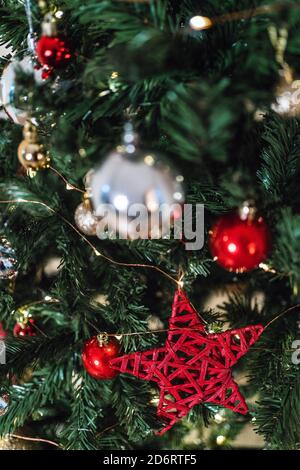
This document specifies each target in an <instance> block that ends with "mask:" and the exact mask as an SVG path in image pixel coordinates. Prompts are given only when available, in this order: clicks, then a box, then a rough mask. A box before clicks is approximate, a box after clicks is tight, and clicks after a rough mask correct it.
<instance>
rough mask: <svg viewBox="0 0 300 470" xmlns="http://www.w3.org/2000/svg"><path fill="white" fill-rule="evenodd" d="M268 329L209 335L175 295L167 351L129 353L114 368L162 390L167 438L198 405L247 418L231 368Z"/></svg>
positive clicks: (180, 294)
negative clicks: (220, 408)
mask: <svg viewBox="0 0 300 470" xmlns="http://www.w3.org/2000/svg"><path fill="white" fill-rule="evenodd" d="M263 330H264V327H263V326H262V325H254V326H246V327H245V328H239V329H236V330H228V331H224V332H223V333H207V332H206V331H205V325H204V323H203V320H202V319H201V318H200V317H199V315H198V313H197V312H196V310H195V309H194V308H193V306H192V305H191V304H190V302H189V301H188V300H187V298H186V296H185V295H184V293H183V292H182V291H178V292H177V293H176V294H175V297H174V303H173V308H172V316H171V319H170V322H169V331H168V336H167V341H166V344H165V346H164V347H161V348H156V349H152V350H150V351H145V352H136V353H133V354H126V355H125V356H121V357H118V358H116V359H113V360H112V361H111V362H110V366H111V367H112V368H114V369H116V370H118V371H119V372H123V373H128V374H131V375H134V376H135V377H138V378H139V379H142V380H150V381H153V382H156V383H157V384H158V386H159V388H160V399H159V404H158V409H157V415H158V416H159V417H160V418H161V419H162V420H163V422H164V423H165V426H164V428H163V429H162V430H161V431H160V432H159V433H158V434H160V435H161V434H163V433H165V432H166V431H168V430H169V429H170V428H172V427H173V426H174V424H175V423H176V422H177V421H178V420H179V419H181V418H183V417H184V416H185V415H187V413H188V412H189V411H190V410H191V409H192V408H193V406H194V405H197V404H199V403H204V402H208V403H212V404H215V405H220V406H224V407H225V408H230V409H231V410H233V411H235V412H237V413H241V414H246V413H247V412H248V407H247V405H246V402H245V399H244V397H243V396H242V395H241V393H240V391H239V389H238V386H237V384H236V383H235V382H234V380H233V378H232V373H231V368H232V366H234V364H236V362H237V361H238V360H239V359H240V357H242V356H244V354H246V353H247V351H248V350H249V348H250V347H251V346H252V345H253V344H254V343H255V342H256V341H257V340H258V338H259V336H260V335H261V334H262V332H263Z"/></svg>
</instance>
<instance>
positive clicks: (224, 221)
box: [209, 205, 271, 273]
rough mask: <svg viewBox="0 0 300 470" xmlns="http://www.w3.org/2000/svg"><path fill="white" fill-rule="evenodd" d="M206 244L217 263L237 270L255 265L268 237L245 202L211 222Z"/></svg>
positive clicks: (262, 223)
mask: <svg viewBox="0 0 300 470" xmlns="http://www.w3.org/2000/svg"><path fill="white" fill-rule="evenodd" d="M209 244H210V250H211V253H212V256H213V257H214V258H215V260H216V261H217V262H218V264H220V265H221V266H222V267H223V268H225V269H227V270H228V271H234V272H237V273H240V272H246V271H251V270H252V269H255V268H257V267H258V266H259V264H260V263H261V262H263V261H264V260H265V259H266V258H267V256H268V252H269V249H270V244H271V236H270V231H269V228H268V226H267V224H266V222H265V221H264V219H263V218H262V217H260V216H257V215H256V214H255V210H254V209H253V208H249V206H247V205H245V206H243V207H242V208H241V209H240V210H238V211H235V212H233V213H230V214H226V215H224V216H223V217H221V218H220V219H219V220H218V221H217V222H216V223H215V225H214V226H213V228H212V230H211V231H210V240H209Z"/></svg>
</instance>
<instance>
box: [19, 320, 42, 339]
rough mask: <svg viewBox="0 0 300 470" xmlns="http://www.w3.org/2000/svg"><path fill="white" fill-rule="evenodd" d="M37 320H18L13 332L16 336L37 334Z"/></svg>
mask: <svg viewBox="0 0 300 470" xmlns="http://www.w3.org/2000/svg"><path fill="white" fill-rule="evenodd" d="M36 332H37V330H36V328H35V321H34V320H33V318H29V319H28V320H26V322H24V323H21V322H17V323H16V324H15V326H14V329H13V334H14V336H16V337H28V336H36Z"/></svg>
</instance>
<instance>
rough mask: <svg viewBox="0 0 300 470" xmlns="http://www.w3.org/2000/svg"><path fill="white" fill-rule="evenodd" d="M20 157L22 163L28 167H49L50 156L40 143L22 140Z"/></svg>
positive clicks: (36, 168)
mask: <svg viewBox="0 0 300 470" xmlns="http://www.w3.org/2000/svg"><path fill="white" fill-rule="evenodd" d="M18 158H19V162H20V163H21V165H22V166H23V167H24V168H26V169H29V168H31V169H34V170H40V169H41V168H47V167H49V157H48V156H47V154H46V151H45V149H44V146H43V145H42V144H39V143H30V142H28V141H27V140H22V142H21V143H20V145H19V148H18Z"/></svg>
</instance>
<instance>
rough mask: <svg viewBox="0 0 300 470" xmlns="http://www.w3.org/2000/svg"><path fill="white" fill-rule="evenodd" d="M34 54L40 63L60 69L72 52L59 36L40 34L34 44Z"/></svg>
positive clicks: (65, 64)
mask: <svg viewBox="0 0 300 470" xmlns="http://www.w3.org/2000/svg"><path fill="white" fill-rule="evenodd" d="M36 54H37V57H38V59H39V61H40V63H41V64H42V65H46V66H47V67H49V68H52V69H61V68H64V67H66V66H67V65H68V63H69V62H70V60H71V58H72V54H71V51H70V49H69V48H68V46H67V45H66V43H65V41H64V40H63V39H62V38H61V37H60V36H53V37H52V36H41V37H40V39H39V40H38V41H37V44H36Z"/></svg>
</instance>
